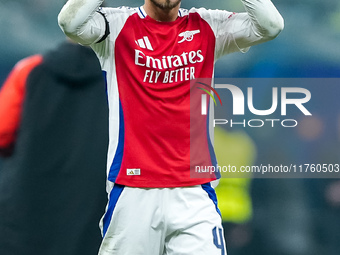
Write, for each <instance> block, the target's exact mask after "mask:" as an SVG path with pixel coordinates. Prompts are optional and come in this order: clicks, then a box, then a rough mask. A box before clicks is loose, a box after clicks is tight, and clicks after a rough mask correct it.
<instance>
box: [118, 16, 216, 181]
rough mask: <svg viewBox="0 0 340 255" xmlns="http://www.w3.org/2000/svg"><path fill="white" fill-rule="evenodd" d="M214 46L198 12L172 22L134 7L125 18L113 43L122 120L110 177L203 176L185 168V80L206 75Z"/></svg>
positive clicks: (187, 118) (160, 178) (187, 102)
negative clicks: (114, 167) (118, 157)
mask: <svg viewBox="0 0 340 255" xmlns="http://www.w3.org/2000/svg"><path fill="white" fill-rule="evenodd" d="M214 50H215V36H214V33H213V31H212V30H211V28H210V26H209V25H208V23H207V22H205V21H204V20H203V19H202V18H201V17H200V15H199V14H198V13H190V14H188V15H184V16H183V17H178V19H177V20H176V21H174V22H157V21H155V20H153V19H151V18H150V17H148V16H146V17H141V15H140V14H138V13H135V14H133V15H131V16H130V17H129V18H128V19H127V20H126V22H125V24H124V26H123V28H122V30H121V31H120V32H119V34H118V36H117V38H116V40H115V47H114V59H115V72H116V79H117V86H118V92H119V100H120V105H121V115H123V116H121V120H122V121H123V122H124V125H123V126H124V127H123V129H124V138H123V141H121V142H123V145H124V146H123V149H122V158H121V162H120V169H119V173H118V174H117V176H116V178H115V180H114V181H115V182H117V183H120V184H124V185H131V186H146V187H150V186H151V187H152V186H154V187H157V186H158V187H164V186H185V185H195V184H199V183H200V182H202V183H203V182H204V181H202V180H192V179H191V178H190V172H189V171H190V89H191V86H190V81H191V80H193V79H195V78H207V77H212V75H213V66H214ZM204 150H207V155H208V154H209V153H208V148H204ZM209 160H210V157H209V156H207V161H209ZM210 164H211V163H210ZM135 171H136V172H135ZM116 172H117V170H116Z"/></svg>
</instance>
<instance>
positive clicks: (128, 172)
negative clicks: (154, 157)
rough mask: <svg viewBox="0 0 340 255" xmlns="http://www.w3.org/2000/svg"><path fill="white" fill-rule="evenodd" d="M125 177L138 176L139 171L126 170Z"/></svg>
mask: <svg viewBox="0 0 340 255" xmlns="http://www.w3.org/2000/svg"><path fill="white" fill-rule="evenodd" d="M126 175H140V169H137V168H136V169H129V168H128V169H126Z"/></svg>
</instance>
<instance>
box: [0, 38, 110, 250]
mask: <svg viewBox="0 0 340 255" xmlns="http://www.w3.org/2000/svg"><path fill="white" fill-rule="evenodd" d="M0 107H1V104H0ZM21 116H22V117H21V118H20V125H19V127H18V130H17V135H16V139H15V142H14V152H13V154H12V155H11V156H10V157H9V158H7V159H6V160H5V161H4V165H3V167H2V169H0V254H1V255H40V254H41V255H71V254H72V255H94V254H97V252H98V249H99V245H100V242H101V235H100V230H99V227H98V223H99V220H100V217H101V216H102V214H103V213H104V211H105V205H106V201H107V199H106V198H107V196H106V192H105V179H106V170H105V169H106V154H107V144H108V107H107V100H106V94H105V82H104V78H103V75H102V72H101V69H100V65H99V63H98V60H97V58H96V56H95V54H94V53H93V51H92V50H91V49H89V48H85V47H83V46H80V45H76V44H72V43H63V44H61V45H60V46H59V47H58V48H57V49H55V50H53V51H51V52H48V53H47V54H45V55H43V56H42V61H41V63H39V64H37V65H36V66H35V67H34V68H33V69H32V70H31V71H30V72H29V74H28V76H27V79H26V92H25V96H24V102H23V106H22V115H21Z"/></svg>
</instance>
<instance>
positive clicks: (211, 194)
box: [202, 182, 222, 217]
mask: <svg viewBox="0 0 340 255" xmlns="http://www.w3.org/2000/svg"><path fill="white" fill-rule="evenodd" d="M202 188H203V189H204V190H205V191H206V192H207V193H208V196H209V198H210V199H211V200H212V201H213V203H214V205H215V207H216V211H217V212H218V214H219V215H220V216H221V217H222V215H221V211H220V209H218V206H217V196H216V192H215V190H214V188H213V187H211V184H210V182H208V183H204V184H202Z"/></svg>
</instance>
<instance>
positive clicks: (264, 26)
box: [235, 0, 284, 46]
mask: <svg viewBox="0 0 340 255" xmlns="http://www.w3.org/2000/svg"><path fill="white" fill-rule="evenodd" d="M242 3H243V5H244V7H245V9H246V11H247V16H248V17H246V20H247V21H248V22H249V23H250V24H245V25H247V26H248V27H250V29H251V31H250V33H251V34H253V35H254V36H255V37H257V38H258V40H259V41H260V42H263V41H267V40H270V39H274V38H275V37H276V36H277V35H278V34H279V33H280V32H281V31H282V29H283V26H284V22H283V18H282V16H281V15H280V13H279V12H278V10H277V9H276V7H275V6H274V4H273V3H272V1H271V0H242ZM241 28H242V26H241ZM235 39H236V40H237V39H238V38H235ZM239 43H240V44H246V45H240V46H251V45H252V44H253V42H252V41H250V42H248V43H247V42H246V40H245V41H244V42H243V40H240V42H239Z"/></svg>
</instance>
